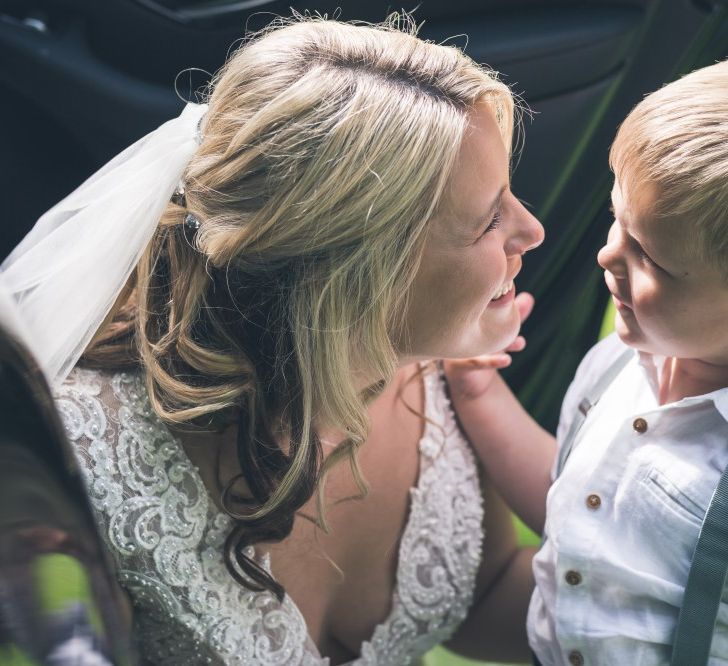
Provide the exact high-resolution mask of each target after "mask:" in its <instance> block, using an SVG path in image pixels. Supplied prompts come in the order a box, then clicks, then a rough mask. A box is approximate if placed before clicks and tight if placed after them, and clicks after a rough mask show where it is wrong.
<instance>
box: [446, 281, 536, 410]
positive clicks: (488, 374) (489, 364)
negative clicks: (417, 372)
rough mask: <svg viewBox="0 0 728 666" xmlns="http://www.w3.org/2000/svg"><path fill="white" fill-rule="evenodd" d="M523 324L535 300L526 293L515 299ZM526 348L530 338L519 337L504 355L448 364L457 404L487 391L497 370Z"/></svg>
mask: <svg viewBox="0 0 728 666" xmlns="http://www.w3.org/2000/svg"><path fill="white" fill-rule="evenodd" d="M515 303H516V307H517V308H518V313H519V315H520V317H521V323H523V322H524V321H525V320H526V319H527V318H528V315H530V314H531V310H533V304H534V298H533V296H532V295H531V294H529V293H528V292H525V291H522V292H521V293H520V294H518V295H517V296H516V299H515ZM525 347H526V339H525V338H524V337H523V336H522V335H519V336H518V337H516V339H515V340H513V342H511V344H510V345H508V346H507V347H506V348H505V349H504V350H503V351H502V352H498V353H496V354H486V355H484V356H476V357H475V358H468V359H462V360H450V361H444V364H443V366H444V370H445V376H446V377H447V383H448V385H449V387H450V393H451V396H452V399H453V401H455V402H456V403H457V402H458V401H459V400H473V399H476V398H479V397H480V396H482V395H483V394H484V393H486V392H487V390H488V388H489V387H490V385H491V383H492V381H493V377H494V376H495V374H496V371H497V370H500V369H501V368H506V367H508V366H509V365H510V364H511V353H512V352H519V351H521V350H523V349H524V348H525Z"/></svg>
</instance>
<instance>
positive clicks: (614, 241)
mask: <svg viewBox="0 0 728 666" xmlns="http://www.w3.org/2000/svg"><path fill="white" fill-rule="evenodd" d="M617 227H618V223H617V222H614V223H613V224H612V226H611V227H610V229H609V234H608V235H607V242H606V243H605V244H604V246H603V247H602V249H601V250H599V252H597V263H598V264H599V265H600V266H601V267H602V268H603V269H604V270H605V271H609V272H610V273H611V274H612V275H614V276H615V277H618V278H620V277H625V275H626V271H625V267H624V261H623V259H624V252H623V251H622V249H621V247H620V244H619V229H618V228H617Z"/></svg>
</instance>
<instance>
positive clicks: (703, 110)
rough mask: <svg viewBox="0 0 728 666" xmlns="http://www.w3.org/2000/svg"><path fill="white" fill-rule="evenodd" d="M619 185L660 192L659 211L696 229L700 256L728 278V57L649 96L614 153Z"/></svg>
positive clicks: (619, 135) (628, 121)
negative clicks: (641, 185)
mask: <svg viewBox="0 0 728 666" xmlns="http://www.w3.org/2000/svg"><path fill="white" fill-rule="evenodd" d="M609 165H610V167H611V168H612V171H613V172H614V173H615V176H616V177H617V179H618V181H621V182H622V183H625V182H627V181H628V180H629V181H630V182H631V183H632V187H634V183H637V184H650V185H653V186H656V188H657V199H656V202H655V207H654V209H653V211H652V212H653V214H654V215H656V216H658V217H670V218H681V219H684V220H685V221H686V222H689V223H691V224H694V225H695V230H696V237H697V240H698V243H697V245H696V248H695V250H696V259H699V260H703V261H707V262H709V263H711V264H713V265H715V266H716V267H718V268H720V269H721V270H723V271H724V273H725V275H726V279H728V60H726V61H724V62H720V63H718V64H715V65H711V66H709V67H703V68H702V69H698V70H696V71H694V72H692V73H691V74H688V75H687V76H684V77H683V78H681V79H678V80H677V81H673V82H672V83H670V84H668V85H666V86H664V87H663V88H661V89H660V90H657V91H656V92H654V93H652V94H651V95H648V96H647V97H645V99H644V100H642V101H641V102H640V103H639V104H638V105H637V106H636V107H635V108H634V109H633V110H632V112H631V113H630V114H629V115H628V116H627V118H626V119H625V120H624V122H623V123H622V125H621V127H620V128H619V131H618V132H617V136H616V138H615V140H614V143H613V144H612V148H611V150H610V153H609Z"/></svg>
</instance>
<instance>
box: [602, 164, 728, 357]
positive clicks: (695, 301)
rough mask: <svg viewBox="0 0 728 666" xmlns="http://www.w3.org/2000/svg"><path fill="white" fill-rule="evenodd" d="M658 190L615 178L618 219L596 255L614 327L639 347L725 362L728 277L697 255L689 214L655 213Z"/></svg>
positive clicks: (666, 354)
mask: <svg viewBox="0 0 728 666" xmlns="http://www.w3.org/2000/svg"><path fill="white" fill-rule="evenodd" d="M620 185H621V187H620ZM628 188H629V189H628ZM656 196H657V192H656V189H655V188H654V187H651V186H649V185H639V186H634V187H630V186H629V184H628V183H624V182H622V183H620V182H619V178H617V179H615V184H614V188H613V189H612V206H613V208H614V214H615V221H614V224H612V227H611V229H610V230H609V236H608V237H607V243H606V245H605V246H604V247H603V248H602V249H601V250H600V251H599V255H598V261H599V265H600V266H601V267H602V268H604V279H605V281H606V283H607V287H608V288H609V291H610V292H611V293H612V299H613V300H614V304H615V306H616V308H617V317H616V321H615V327H616V330H617V333H618V335H619V337H620V338H621V339H622V341H624V342H625V343H626V344H628V345H629V346H631V347H634V348H635V349H639V350H641V351H645V352H650V353H652V354H657V355H660V356H672V357H675V358H684V359H699V360H702V361H706V362H709V363H715V364H720V365H724V364H728V284H727V281H726V279H725V278H724V277H723V275H722V274H721V272H720V271H719V270H718V269H716V268H715V267H713V266H712V265H708V264H706V263H705V262H702V261H700V260H699V259H697V258H696V254H697V253H696V252H695V247H696V245H695V244H696V242H697V241H696V238H695V233H694V231H693V228H692V220H690V219H688V218H687V217H684V216H680V217H679V218H678V217H675V218H672V217H669V216H667V217H659V218H658V217H656V216H654V215H653V212H652V211H653V210H654V203H655V201H656Z"/></svg>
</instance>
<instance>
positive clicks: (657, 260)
mask: <svg viewBox="0 0 728 666" xmlns="http://www.w3.org/2000/svg"><path fill="white" fill-rule="evenodd" d="M609 209H610V210H611V211H612V214H613V215H614V217H615V219H616V220H617V221H618V222H619V224H620V226H621V227H622V229H623V230H624V232H625V233H626V234H627V235H628V236H629V237H630V238H631V239H632V240H633V241H634V242H635V243H637V245H639V246H640V247H641V248H642V249H643V250H644V252H645V253H646V254H647V256H648V257H650V259H652V260H653V261H654V262H655V263H656V264H658V265H660V266H662V265H664V263H665V262H663V261H662V258H661V257H660V256H659V253H655V252H654V251H653V249H652V248H649V247H647V246H646V245H645V244H644V243H643V242H642V241H641V240H640V239H639V238H637V237H636V236H635V235H634V233H633V232H632V230H631V229H630V227H627V226H625V225H624V222H625V220H626V221H627V222H628V223H629V217H628V216H626V215H625V214H624V211H622V214H621V215H617V210H616V207H615V205H614V197H612V203H611V204H610V205H609ZM630 226H631V225H630ZM668 263H669V262H668Z"/></svg>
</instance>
